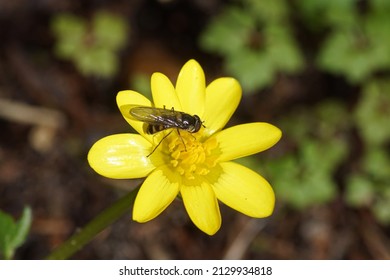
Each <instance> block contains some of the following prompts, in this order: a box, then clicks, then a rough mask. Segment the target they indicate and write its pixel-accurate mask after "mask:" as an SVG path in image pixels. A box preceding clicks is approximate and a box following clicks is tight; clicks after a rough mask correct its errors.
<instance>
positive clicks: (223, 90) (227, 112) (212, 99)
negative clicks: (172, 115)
mask: <svg viewBox="0 0 390 280" xmlns="http://www.w3.org/2000/svg"><path fill="white" fill-rule="evenodd" d="M241 93H242V90H241V86H240V84H239V83H238V82H237V80H235V79H233V78H219V79H217V80H214V81H213V82H212V83H211V84H210V85H208V86H207V88H206V104H205V111H204V114H203V118H202V121H204V123H203V124H204V125H205V127H206V129H205V132H206V133H207V134H208V135H211V134H213V133H214V132H216V131H218V130H221V129H222V128H223V127H224V126H225V125H226V123H227V122H228V121H229V119H230V117H231V116H232V115H233V113H234V111H235V110H236V109H237V106H238V104H239V103H240V100H241Z"/></svg>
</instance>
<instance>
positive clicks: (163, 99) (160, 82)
mask: <svg viewBox="0 0 390 280" xmlns="http://www.w3.org/2000/svg"><path fill="white" fill-rule="evenodd" d="M151 87H152V94H153V103H154V106H155V107H157V108H164V106H165V107H166V108H167V109H171V108H174V109H175V110H177V111H181V110H182V108H181V104H180V101H179V98H178V96H177V94H176V90H175V88H174V86H173V84H172V83H171V81H170V80H169V79H168V77H167V76H165V75H164V74H162V73H154V74H153V75H152V78H151Z"/></svg>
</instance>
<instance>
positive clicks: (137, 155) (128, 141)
mask: <svg viewBox="0 0 390 280" xmlns="http://www.w3.org/2000/svg"><path fill="white" fill-rule="evenodd" d="M151 147H152V145H151V144H150V142H148V141H147V140H146V139H145V138H143V137H142V136H141V135H138V134H130V133H128V134H115V135H110V136H107V137H104V138H102V139H100V140H99V141H97V142H96V143H95V144H94V145H93V146H92V147H91V149H90V150H89V153H88V162H89V165H90V166H91V167H92V168H93V169H94V170H95V171H96V172H97V173H99V174H100V175H102V176H105V177H108V178H113V179H130V178H142V177H145V176H147V175H148V174H149V173H150V172H151V171H152V170H153V169H155V167H156V164H157V165H158V164H161V162H159V161H158V157H155V158H154V159H153V162H152V161H151V160H150V158H148V157H147V155H148V154H149V153H150V151H151Z"/></svg>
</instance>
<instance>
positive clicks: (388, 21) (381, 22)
mask: <svg viewBox="0 0 390 280" xmlns="http://www.w3.org/2000/svg"><path fill="white" fill-rule="evenodd" d="M358 2H359V1H358V0H343V1H337V0H331V1H326V0H321V1H310V0H298V2H297V4H298V7H299V8H300V11H301V12H302V14H303V18H305V19H306V24H307V26H308V28H312V29H313V27H315V28H316V29H317V31H319V30H318V29H323V30H326V31H327V35H326V37H325V39H324V41H323V43H322V45H321V47H320V50H319V53H318V57H317V62H318V66H319V67H320V68H321V69H324V70H326V71H329V72H332V73H334V74H338V75H342V76H345V77H346V78H347V79H348V80H349V81H350V82H352V83H358V84H361V83H363V82H365V81H367V80H368V79H369V78H371V77H372V76H373V75H374V74H375V73H377V72H378V71H381V70H386V69H388V68H389V67H390V55H389V53H390V36H389V30H390V17H389V16H388V15H389V13H390V5H389V3H388V1H383V0H373V1H367V3H366V4H367V7H364V8H359V4H361V3H358ZM361 9H364V11H362V10H361Z"/></svg>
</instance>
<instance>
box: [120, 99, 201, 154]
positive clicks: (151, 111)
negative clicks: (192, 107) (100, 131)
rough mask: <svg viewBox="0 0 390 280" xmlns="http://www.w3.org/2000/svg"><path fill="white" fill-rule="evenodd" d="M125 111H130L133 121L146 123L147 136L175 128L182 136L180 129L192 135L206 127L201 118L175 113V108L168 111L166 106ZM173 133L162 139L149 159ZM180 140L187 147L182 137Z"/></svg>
mask: <svg viewBox="0 0 390 280" xmlns="http://www.w3.org/2000/svg"><path fill="white" fill-rule="evenodd" d="M125 110H126V111H127V110H128V113H129V116H130V117H131V118H132V119H134V120H137V121H141V122H144V126H143V130H144V132H145V133H147V134H155V133H157V132H160V131H163V130H166V129H170V128H174V129H176V131H177V133H178V134H179V136H180V131H179V130H180V129H181V130H185V131H188V132H190V133H195V132H198V131H199V130H200V128H201V126H204V125H203V122H202V121H201V120H200V118H199V116H197V115H193V116H192V115H190V114H187V113H184V112H180V111H175V110H174V108H172V109H171V110H169V109H166V108H165V106H164V108H155V107H147V106H139V105H126V107H125ZM172 131H173V130H172ZM172 131H170V132H169V133H168V134H166V135H165V136H164V137H163V138H162V139H161V141H160V142H159V143H158V144H157V146H156V147H154V149H153V151H152V152H151V153H150V154H149V155H148V157H149V156H150V155H151V154H153V153H154V151H155V150H156V149H157V148H158V146H160V144H161V142H162V141H163V140H164V139H165V138H166V137H168V136H169V135H170V134H171V133H172ZM180 139H181V141H182V142H183V145H184V147H185V144H184V141H183V139H182V138H181V136H180Z"/></svg>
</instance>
